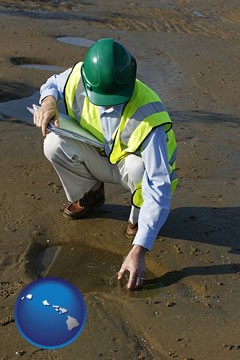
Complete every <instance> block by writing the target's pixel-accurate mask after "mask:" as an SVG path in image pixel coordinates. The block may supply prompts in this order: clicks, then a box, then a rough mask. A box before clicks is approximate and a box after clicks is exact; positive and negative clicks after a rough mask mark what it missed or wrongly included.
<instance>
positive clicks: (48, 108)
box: [33, 96, 59, 136]
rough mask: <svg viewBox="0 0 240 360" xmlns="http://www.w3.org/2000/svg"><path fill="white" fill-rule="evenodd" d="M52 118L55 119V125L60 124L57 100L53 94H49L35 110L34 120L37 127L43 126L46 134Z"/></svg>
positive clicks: (43, 132)
mask: <svg viewBox="0 0 240 360" xmlns="http://www.w3.org/2000/svg"><path fill="white" fill-rule="evenodd" d="M51 120H52V121H54V126H56V127H58V126H59V118H58V110H57V105H56V100H55V98H54V97H53V96H47V97H46V98H45V99H44V100H43V101H42V104H41V107H40V108H39V109H37V110H36V111H35V112H34V117H33V121H34V124H35V125H36V126H37V127H40V128H42V134H43V136H46V134H47V125H48V123H49V121H51Z"/></svg>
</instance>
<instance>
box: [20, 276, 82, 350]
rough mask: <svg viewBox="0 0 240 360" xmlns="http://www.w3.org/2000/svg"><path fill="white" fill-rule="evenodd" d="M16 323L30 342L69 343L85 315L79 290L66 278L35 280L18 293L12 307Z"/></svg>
mask: <svg viewBox="0 0 240 360" xmlns="http://www.w3.org/2000/svg"><path fill="white" fill-rule="evenodd" d="M14 318H15V322H16V326H17V328H18V330H19V332H20V333H21V335H22V336H23V337H24V338H25V339H26V340H27V341H29V342H30V343H31V344H33V345H35V346H37V347H39V348H43V349H57V348H61V347H63V346H66V345H69V344H70V343H72V342H73V341H74V340H75V339H76V338H77V337H78V336H79V335H80V334H81V332H82V330H83V328H84V325H85V323H86V318H87V310H86V303H85V300H84V298H83V296H82V294H81V292H80V291H79V290H78V289H77V288H76V287H75V286H73V285H72V284H71V283H69V282H68V281H66V280H63V279H60V278H53V277H46V278H41V279H37V280H34V281H33V282H31V283H30V284H28V285H27V286H26V287H25V288H24V289H23V290H22V291H21V293H20V294H19V296H18V298H17V300H16V303H15V308H14Z"/></svg>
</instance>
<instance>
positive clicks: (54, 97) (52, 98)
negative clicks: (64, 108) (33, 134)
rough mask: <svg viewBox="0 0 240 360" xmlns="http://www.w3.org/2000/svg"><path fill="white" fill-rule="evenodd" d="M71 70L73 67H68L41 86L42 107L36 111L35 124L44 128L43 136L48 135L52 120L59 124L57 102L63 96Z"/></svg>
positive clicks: (40, 101)
mask: <svg viewBox="0 0 240 360" xmlns="http://www.w3.org/2000/svg"><path fill="white" fill-rule="evenodd" d="M70 72H71V69H68V70H66V71H64V72H63V73H61V74H59V75H53V76H51V77H50V78H49V79H48V80H47V82H46V83H45V84H43V85H42V86H41V89H40V100H39V103H40V104H41V107H40V108H39V109H38V110H36V111H35V112H34V124H35V125H36V126H37V127H41V128H42V134H43V136H46V133H47V125H48V123H49V121H50V120H53V121H54V126H56V127H57V126H59V119H58V110H57V102H58V101H59V100H60V99H62V98H63V90H64V86H65V84H66V81H67V79H68V76H69V74H70Z"/></svg>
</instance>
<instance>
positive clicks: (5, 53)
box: [0, 0, 240, 360]
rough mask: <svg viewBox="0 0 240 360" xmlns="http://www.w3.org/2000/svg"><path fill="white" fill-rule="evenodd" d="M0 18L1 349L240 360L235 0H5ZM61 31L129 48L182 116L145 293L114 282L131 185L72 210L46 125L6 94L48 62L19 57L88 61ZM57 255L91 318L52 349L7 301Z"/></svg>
mask: <svg viewBox="0 0 240 360" xmlns="http://www.w3.org/2000/svg"><path fill="white" fill-rule="evenodd" d="M0 27H1V55H0V63H1V73H0V84H1V86H0V100H1V101H2V103H1V104H0V113H2V115H1V118H2V121H1V123H0V127H1V133H0V151H1V159H0V161H1V193H0V206H1V212H0V223H1V233H0V243H1V256H0V271H1V275H0V289H1V292H0V324H1V327H0V331H1V333H0V341H1V346H0V359H15V358H17V357H19V356H22V357H23V358H24V359H74V360H75V359H84V360H88V359H91V360H92V359H104V360H107V359H109V360H110V359H111V360H113V359H116V360H118V359H119V360H122V359H124V360H125V359H139V360H140V359H147V360H149V359H156V360H164V359H181V360H183V359H185V360H187V359H188V360H190V359H194V360H226V359H227V360H232V359H239V358H240V338H239V334H240V323H239V317H240V306H239V303H240V264H239V255H240V244H239V222H240V217H239V214H240V211H239V168H240V166H239V165H240V164H239V109H240V106H239V99H238V97H239V96H238V94H239V81H240V76H239V59H240V48H239V39H240V8H239V1H237V0H231V1H227V0H221V1H216V0H206V1H203V0H202V1H193V0H172V1H161V0H159V1H157V0H156V1H154V0H151V1H137V0H133V1H122V2H119V1H115V0H112V1H96V0H93V1H90V2H82V1H43V0H42V1H40V0H39V1H29V0H25V1H21V0H14V1H13V0H8V1H2V0H1V1H0ZM61 36H77V37H81V38H84V39H89V40H93V41H95V40H97V39H99V38H101V37H114V38H115V39H117V40H119V41H121V42H122V43H123V44H125V45H126V46H127V47H129V49H130V50H131V51H132V53H133V54H134V55H135V57H136V58H137V59H138V65H139V66H138V77H139V78H141V79H143V80H144V81H145V82H146V83H148V84H149V85H151V86H152V87H154V88H155V89H156V90H157V91H158V92H159V94H160V96H161V97H162V99H163V101H164V102H165V105H166V106H167V108H168V110H169V112H170V113H171V115H172V118H173V121H174V129H175V132H176V136H177V141H178V174H179V177H180V184H179V187H178V189H177V191H176V193H175V196H174V198H173V201H172V212H171V215H170V216H169V218H168V220H167V223H166V224H165V226H164V228H163V229H162V231H161V233H160V235H159V237H158V239H157V241H156V243H155V246H154V248H153V251H152V252H151V253H150V254H149V255H148V256H147V266H148V270H149V273H148V281H147V282H146V284H145V287H144V290H143V291H141V292H131V293H127V292H126V291H121V290H120V289H119V288H118V287H117V285H116V272H117V271H118V269H119V267H120V265H121V262H122V258H123V256H124V255H126V253H127V252H128V250H129V248H130V243H129V242H128V241H127V239H126V238H125V237H124V229H125V226H126V221H127V218H128V211H129V205H130V202H129V201H130V200H129V194H128V192H126V191H125V190H124V189H122V188H121V187H118V186H112V185H108V184H107V186H106V198H107V201H106V204H105V205H103V206H102V207H101V208H99V209H98V210H97V211H95V212H94V213H93V214H92V215H91V216H90V217H88V218H87V219H85V220H81V221H76V222H74V221H72V222H71V221H67V220H64V219H63V217H62V210H61V209H62V208H63V206H64V203H65V202H66V199H65V196H64V193H63V190H62V188H61V185H60V183H59V180H58V178H57V176H56V174H55V172H54V170H53V169H52V168H51V166H50V164H49V163H48V161H47V160H46V159H45V158H44V155H43V154H42V137H41V134H40V131H39V130H38V129H36V128H34V127H33V126H29V125H28V124H26V123H24V122H22V121H19V120H23V115H22V113H21V111H18V110H17V109H18V105H19V102H8V103H6V102H7V101H11V100H16V99H21V98H23V97H26V96H30V95H32V94H34V93H35V92H36V91H37V90H38V89H39V87H40V85H41V84H42V83H43V82H45V80H46V79H47V78H48V77H49V76H50V75H51V74H52V73H53V72H51V71H46V70H36V69H31V68H21V67H20V66H19V65H20V64H29V63H30V64H40V65H52V66H58V67H61V68H67V67H69V66H71V65H72V64H74V63H75V62H76V61H78V60H80V59H82V58H83V56H84V54H85V52H86V50H87V48H86V47H79V46H72V45H67V44H64V43H60V42H58V41H57V40H56V38H57V37H61ZM20 103H21V100H20ZM29 105H31V103H29ZM6 106H7V107H8V109H9V108H10V109H11V111H12V114H10V115H9V112H8V111H7V110H6V111H5V112H4V109H5V108H6ZM11 111H10V113H11ZM44 250H45V255H44V256H42V255H43V251H44ZM55 252H56V256H55V262H54V263H53V264H52V267H50V268H49V269H48V270H49V271H48V272H47V273H46V274H50V275H55V276H62V277H64V278H66V279H69V280H70V281H72V282H73V283H74V284H75V285H77V286H78V287H79V289H80V290H81V291H82V292H83V293H84V296H85V299H86V302H87V309H88V320H87V323H86V326H85V328H84V331H83V333H82V335H81V336H80V337H79V338H78V339H77V340H76V341H75V342H74V343H72V344H71V345H70V346H68V347H65V348H62V349H59V350H51V351H50V350H49V351H48V350H41V349H37V348H35V347H34V346H32V345H30V344H29V343H27V342H26V341H25V340H24V339H23V338H22V337H21V335H20V334H19V333H18V331H17V329H16V326H15V323H14V319H13V307H14V303H15V300H16V297H17V295H18V294H19V292H20V290H21V288H23V287H24V286H25V285H26V284H27V283H29V282H30V281H31V280H33V279H35V278H36V277H38V276H40V275H39V272H42V271H43V272H44V269H45V270H46V271H47V266H48V265H49V264H45V265H44V264H42V262H43V260H44V261H47V260H48V258H50V260H51V257H52V255H53V254H54V253H55ZM43 265H44V266H43Z"/></svg>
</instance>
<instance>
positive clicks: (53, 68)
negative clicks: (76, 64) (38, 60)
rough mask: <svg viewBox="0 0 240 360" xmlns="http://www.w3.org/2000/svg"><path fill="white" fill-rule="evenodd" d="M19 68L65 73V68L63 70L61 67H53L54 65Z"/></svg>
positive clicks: (27, 65)
mask: <svg viewBox="0 0 240 360" xmlns="http://www.w3.org/2000/svg"><path fill="white" fill-rule="evenodd" d="M18 66H19V67H20V68H23V69H34V70H46V71H56V72H60V71H63V68H61V67H60V66H53V65H41V64H23V65H18Z"/></svg>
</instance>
